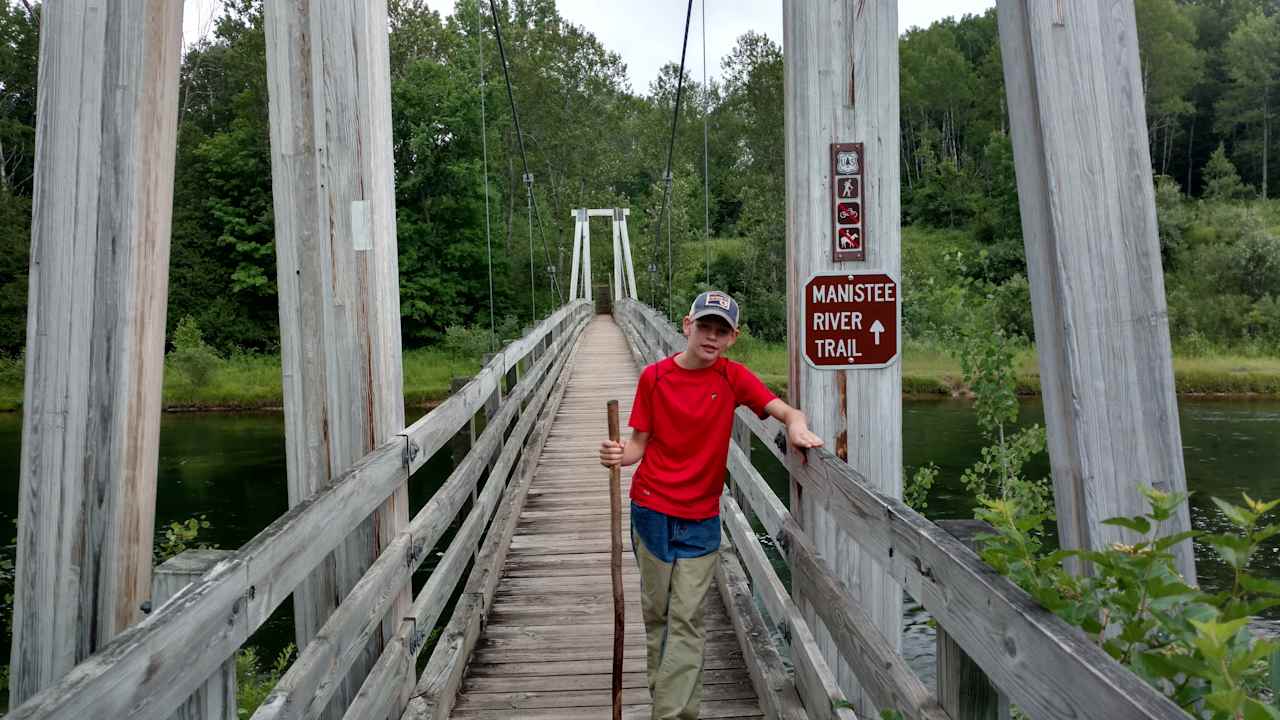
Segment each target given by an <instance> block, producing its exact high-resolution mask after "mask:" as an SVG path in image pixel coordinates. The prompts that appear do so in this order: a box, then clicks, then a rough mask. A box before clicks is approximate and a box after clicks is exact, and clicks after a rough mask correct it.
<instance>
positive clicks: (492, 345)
mask: <svg viewBox="0 0 1280 720" xmlns="http://www.w3.org/2000/svg"><path fill="white" fill-rule="evenodd" d="M476 53H477V54H478V55H479V56H480V148H481V152H482V153H483V157H484V249H485V256H486V259H487V260H488V264H489V352H497V351H498V325H497V322H496V321H495V319H494V311H493V233H492V231H491V230H490V223H489V123H488V118H487V116H486V113H485V94H486V93H485V90H486V88H487V87H488V86H487V85H486V84H485V81H484V8H483V7H481V5H480V3H476Z"/></svg>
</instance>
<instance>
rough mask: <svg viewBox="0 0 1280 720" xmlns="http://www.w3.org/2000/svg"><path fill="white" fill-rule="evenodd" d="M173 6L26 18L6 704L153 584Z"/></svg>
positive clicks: (50, 678) (176, 20) (122, 617)
mask: <svg viewBox="0 0 1280 720" xmlns="http://www.w3.org/2000/svg"><path fill="white" fill-rule="evenodd" d="M181 29H182V6H181V3H173V2H166V1H165V0H113V1H112V2H107V1H106V0H84V1H82V2H72V3H49V4H47V5H46V6H44V8H43V11H42V12H41V31H40V61H39V71H38V72H39V77H38V86H39V93H38V98H37V110H36V151H35V169H34V177H33V184H34V190H33V207H32V224H31V266H30V273H29V276H28V277H29V287H28V302H27V345H26V364H25V365H26V377H25V388H24V394H23V423H22V450H21V458H20V461H19V466H20V467H19V481H18V483H19V488H20V489H19V498H18V538H17V561H16V568H15V577H14V587H15V592H14V600H13V602H14V607H13V612H14V615H13V619H14V621H13V645H12V653H11V655H10V665H9V666H10V668H11V669H12V676H11V679H10V685H9V691H10V702H11V703H12V704H13V705H15V706H16V705H19V704H21V703H22V702H23V701H24V700H26V699H27V698H30V697H32V696H33V695H35V694H36V692H37V691H39V690H41V689H43V688H46V687H49V686H50V685H52V684H53V683H54V682H55V681H57V680H58V679H59V678H62V677H63V676H65V675H66V673H67V672H68V671H70V670H71V669H72V667H73V666H74V665H75V664H76V663H78V662H80V661H82V660H84V659H85V658H87V657H89V656H90V654H92V653H94V652H97V651H98V650H99V649H101V648H102V647H103V646H104V645H105V644H106V643H107V642H108V641H109V640H110V639H111V638H113V637H115V636H116V635H117V634H118V633H120V632H121V631H123V630H124V629H125V628H127V627H129V626H130V625H132V624H133V623H135V622H137V621H139V620H141V618H142V614H141V611H140V609H139V608H140V606H141V604H142V602H143V601H144V600H146V599H147V598H148V597H149V596H150V594H151V545H152V532H153V527H154V512H155V487H156V462H157V448H158V439H159V430H160V411H161V385H162V379H163V372H164V329H165V312H166V305H167V298H168V282H169V281H168V272H169V237H170V228H171V217H172V206H173V168H174V156H175V147H176V145H175V142H176V132H177V130H176V128H177V115H178V67H179V63H180V57H181V44H182V32H181Z"/></svg>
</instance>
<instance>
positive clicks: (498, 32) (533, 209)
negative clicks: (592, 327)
mask: <svg viewBox="0 0 1280 720" xmlns="http://www.w3.org/2000/svg"><path fill="white" fill-rule="evenodd" d="M689 1H690V2H692V1H693V0H689ZM489 15H490V17H491V18H492V19H493V35H494V37H495V38H497V40H498V55H499V57H501V58H502V77H503V78H504V79H505V80H506V82H507V101H508V102H509V103H511V119H512V121H513V122H514V123H515V126H516V140H517V142H518V143H519V145H520V163H521V165H522V166H523V167H524V183H525V186H526V187H527V188H528V193H529V211H530V214H531V215H532V216H533V217H534V218H536V219H537V222H538V235H539V236H540V237H541V238H542V254H543V256H544V257H545V259H546V261H547V269H548V270H550V269H551V268H552V265H551V251H550V250H548V249H547V235H546V233H545V232H544V231H543V229H542V213H541V212H539V211H538V201H537V198H536V197H534V194H533V173H531V172H529V158H528V156H527V155H526V154H525V151H524V132H523V131H521V129H520V114H519V113H518V112H516V97H515V94H514V93H513V92H512V90H511V69H510V68H509V67H508V66H507V50H506V47H505V46H504V45H503V43H502V28H501V27H500V26H499V24H498V8H497V6H496V5H495V4H494V0H489ZM529 233H530V243H531V244H532V235H533V226H532V225H530V229H529ZM529 267H530V271H529V273H530V277H529V285H530V287H531V288H532V287H533V282H534V281H533V270H532V268H533V251H532V250H530V252H529ZM551 288H552V290H554V291H555V294H556V298H557V299H558V300H559V301H560V303H561V304H564V294H563V293H562V292H561V290H560V284H559V283H558V282H556V276H555V274H554V273H552V274H551ZM530 292H532V290H530ZM535 319H536V314H535Z"/></svg>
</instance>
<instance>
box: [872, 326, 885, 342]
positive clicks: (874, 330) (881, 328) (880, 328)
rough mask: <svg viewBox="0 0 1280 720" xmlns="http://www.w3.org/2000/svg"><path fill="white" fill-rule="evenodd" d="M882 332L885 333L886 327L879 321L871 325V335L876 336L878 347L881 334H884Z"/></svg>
mask: <svg viewBox="0 0 1280 720" xmlns="http://www.w3.org/2000/svg"><path fill="white" fill-rule="evenodd" d="M882 332H884V325H881V324H880V321H879V320H877V321H875V322H874V323H872V325H871V334H872V335H875V336H876V344H877V345H879V344H880V333H882Z"/></svg>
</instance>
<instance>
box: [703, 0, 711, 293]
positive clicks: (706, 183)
mask: <svg viewBox="0 0 1280 720" xmlns="http://www.w3.org/2000/svg"><path fill="white" fill-rule="evenodd" d="M710 111H711V91H710V88H709V87H707V0H702V248H703V250H704V251H705V253H704V254H705V255H706V258H707V287H711V153H710V151H709V150H708V148H709V147H710V142H709V141H708V138H707V135H708V132H709V131H708V125H709V114H710Z"/></svg>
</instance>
